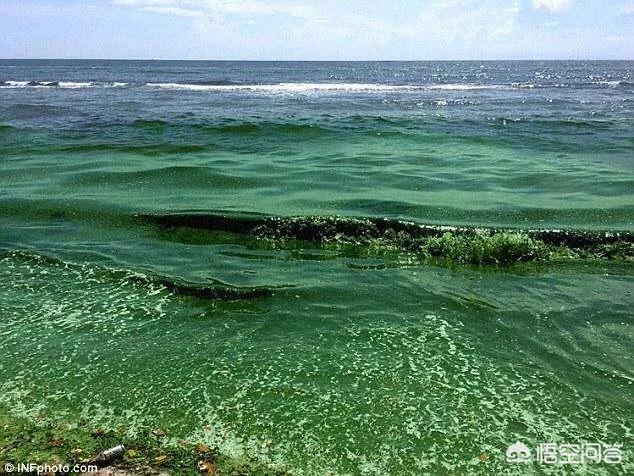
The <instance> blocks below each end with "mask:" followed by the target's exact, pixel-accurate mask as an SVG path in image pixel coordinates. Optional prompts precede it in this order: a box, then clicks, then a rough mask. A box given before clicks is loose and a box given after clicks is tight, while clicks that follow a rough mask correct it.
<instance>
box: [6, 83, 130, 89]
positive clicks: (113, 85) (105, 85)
mask: <svg viewBox="0 0 634 476" xmlns="http://www.w3.org/2000/svg"><path fill="white" fill-rule="evenodd" d="M129 84H130V83H123V82H112V83H96V82H92V81H90V82H76V81H0V89H21V88H32V89H43V88H56V89H85V88H120V87H126V86H129Z"/></svg>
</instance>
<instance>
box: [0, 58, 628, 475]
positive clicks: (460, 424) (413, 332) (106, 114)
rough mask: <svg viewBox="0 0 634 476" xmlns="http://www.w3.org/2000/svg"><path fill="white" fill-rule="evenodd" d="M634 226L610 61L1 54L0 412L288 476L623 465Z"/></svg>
mask: <svg viewBox="0 0 634 476" xmlns="http://www.w3.org/2000/svg"><path fill="white" fill-rule="evenodd" d="M335 216H337V217H343V218H337V219H334V218H332V217H335ZM290 217H295V218H290ZM328 217H330V218H328ZM420 225H434V226H432V227H428V228H424V227H423V228H421V227H420ZM436 225H446V226H453V227H459V230H461V231H460V233H463V234H465V236H466V238H465V239H464V240H466V241H464V242H460V243H462V245H464V246H471V244H472V243H473V240H476V241H477V240H478V239H480V238H478V237H479V236H480V235H479V233H480V232H479V231H478V229H481V228H487V229H488V228H491V229H494V230H497V229H500V228H503V229H512V230H516V231H520V232H526V233H533V235H530V236H532V237H537V238H540V237H542V238H543V237H544V236H551V235H552V233H555V234H556V236H555V235H553V236H555V238H552V239H550V241H549V242H548V246H552V247H556V248H557V249H558V250H559V251H558V253H559V254H557V256H558V257H553V256H554V255H551V254H548V255H544V254H539V253H538V254H536V255H535V256H538V257H539V258H540V259H536V260H533V259H528V256H529V254H527V253H528V252H522V253H524V254H521V255H518V254H515V255H512V257H513V259H511V263H508V262H507V261H506V258H505V256H506V255H504V256H503V253H504V251H499V250H498V248H492V249H493V251H491V250H489V251H487V253H489V254H488V255H486V258H482V259H480V258H477V259H474V258H473V257H472V255H473V250H472V249H471V248H469V250H471V251H469V252H468V253H471V254H470V255H469V256H470V257H471V258H470V257H469V256H468V257H466V258H465V255H464V253H466V252H464V249H463V248H460V249H461V250H462V251H456V252H454V251H455V250H454V248H451V249H449V247H447V246H445V245H442V246H441V245H438V243H436V247H435V248H433V250H436V251H435V252H430V253H431V255H433V256H431V255H430V253H427V254H425V253H422V252H421V251H420V250H422V249H423V248H416V247H415V246H412V245H411V243H412V240H414V239H418V237H420V236H423V234H424V233H427V232H426V231H425V232H423V231H420V230H432V231H434V233H436V232H437V233H444V231H442V230H450V231H451V230H453V229H452V228H437V227H435V226H436ZM553 229H555V230H564V231H566V230H575V233H576V235H575V236H576V237H577V238H575V240H576V241H575V240H570V239H564V238H562V236H564V235H565V233H564V234H563V235H562V232H552V233H551V235H540V234H539V233H541V232H537V231H536V230H553ZM412 230H414V231H412ZM416 230H418V231H416ZM438 230H441V231H439V232H438ZM632 232H634V62H631V61H629V62H628V61H611V62H372V63H361V62H351V63H345V62H342V63H323V62H315V63H313V62H298V63H287V62H283V63H276V62H178V61H90V60H86V61H61V60H60V61H44V60H42V61H18V60H1V61H0V288H1V289H2V291H0V349H1V352H2V359H1V360H0V405H1V406H2V407H4V408H5V409H7V411H10V412H11V413H13V414H15V415H20V416H23V417H27V418H36V416H37V415H39V414H41V413H42V412H45V413H46V414H47V415H49V417H50V418H54V419H59V421H66V422H78V421H80V420H81V419H82V418H86V419H87V420H88V421H90V422H91V424H94V425H99V426H101V427H103V428H118V427H120V426H123V427H124V428H125V431H126V432H127V434H128V435H130V436H131V437H133V436H134V435H135V432H141V431H145V430H144V429H147V428H157V427H159V428H162V429H164V430H165V432H166V433H167V435H168V437H170V438H173V439H174V441H177V440H186V441H192V442H199V441H204V442H206V443H208V444H210V445H214V446H218V447H219V448H220V449H221V451H223V452H225V453H228V454H233V455H248V456H249V457H251V458H257V459H261V460H262V461H266V462H268V463H270V464H271V465H272V466H275V465H277V466H278V467H283V468H287V469H290V470H292V471H293V472H294V473H295V474H311V475H312V474H319V475H324V474H337V475H338V474H354V475H356V474H377V475H387V474H390V475H392V474H394V475H409V474H412V475H418V474H475V473H480V472H481V473H483V474H484V473H495V474H502V473H504V474H507V473H510V474H514V473H527V472H533V471H541V472H548V471H554V472H558V471H563V472H565V467H562V466H556V465H555V466H553V465H550V466H549V465H543V464H542V465H539V464H538V463H536V462H534V463H532V464H529V465H513V464H509V463H507V462H506V456H505V452H506V449H507V447H508V446H509V445H510V444H512V443H515V442H516V441H520V442H523V443H524V444H526V445H527V446H528V447H529V448H530V449H531V450H532V451H533V454H535V450H536V448H537V446H538V445H539V444H540V443H557V444H565V443H569V444H577V443H579V444H581V443H584V444H585V443H602V444H621V445H622V451H623V459H624V462H623V463H622V464H621V465H609V464H605V463H602V464H598V463H592V464H590V463H588V464H585V465H582V466H580V467H579V468H577V469H579V470H580V471H581V472H586V473H587V474H612V473H613V474H624V473H627V472H632V471H634V452H632V450H633V449H634V435H633V431H634V430H633V423H632V422H633V421H634V385H633V382H634V362H633V355H632V348H633V339H634V322H633V319H632V317H633V314H632V307H633V305H634V298H633V296H632V291H633V290H634V264H633V262H632V259H631V258H632V255H631V252H628V251H627V249H628V248H627V247H628V246H630V248H629V249H630V250H631V243H632V239H631V237H632ZM486 233H488V232H486ZM486 233H485V234H486ZM535 233H537V234H535ZM404 235H407V240H409V241H407V240H406V239H405V238H402V237H403V236H404ZM487 236H488V235H487ZM527 236H528V235H527ZM566 236H568V235H566ZM615 236H616V237H617V238H618V240H617V241H619V244H618V246H621V247H622V248H620V249H625V250H626V251H625V257H623V256H622V255H623V253H621V256H616V257H615V256H613V255H611V254H609V253H607V252H604V251H601V250H604V248H605V247H606V246H612V245H613V243H612V241H613V240H614V239H616V238H614V237H615ZM386 237H389V239H388V238H386ZM474 237H475V238H474ZM587 237H589V238H587ZM489 238H490V237H489ZM489 238H486V239H485V238H482V240H485V241H486V240H488V239H489ZM586 238H587V239H586ZM526 239H527V240H532V238H526ZM611 240H612V241H611ZM406 241H407V243H409V244H407V245H403V243H405V242H406ZM546 241H548V240H546ZM573 241H574V243H573ZM467 242H468V245H467V244H465V243H467ZM483 242H484V241H483ZM487 243H488V241H487ZM530 243H531V246H532V244H534V243H533V242H532V241H531V242H530ZM540 243H541V242H540ZM579 243H581V244H579ZM588 243H590V244H588ZM462 245H461V246H462ZM577 245H578V248H579V247H581V248H583V247H586V248H587V247H588V246H590V245H592V246H595V245H596V246H595V247H594V248H592V249H591V250H590V251H589V252H588V253H579V252H577V251H578V250H577V251H574V248H575V246H577ZM443 246H444V247H443ZM527 246H528V245H527ZM597 246H598V247H599V248H597ZM601 246H603V247H604V248H600V247H601ZM614 246H616V245H614ZM623 247H624V248H623ZM425 249H426V250H429V249H432V247H429V246H428V247H427V248H425ZM505 249H506V248H505ZM531 249H532V248H531ZM567 249H570V250H572V251H571V252H570V253H569V254H568V255H566V253H565V250H567ZM606 249H607V248H606ZM433 250H432V251H433ZM562 250H564V252H562ZM597 250H599V251H597ZM461 253H462V254H461ZM468 253H467V254H468ZM606 253H607V254H606ZM628 253H629V254H628ZM478 256H480V255H478ZM518 256H519V258H517V257H518ZM530 256H531V257H532V256H533V255H532V254H530ZM515 258H517V259H515ZM520 258H521V259H520ZM515 261H518V262H517V263H515ZM483 454H485V455H484V456H483ZM483 460H486V461H483ZM562 468H563V469H562ZM566 474H567V473H566ZM630 474H631V473H630Z"/></svg>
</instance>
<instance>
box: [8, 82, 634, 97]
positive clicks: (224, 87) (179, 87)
mask: <svg viewBox="0 0 634 476" xmlns="http://www.w3.org/2000/svg"><path fill="white" fill-rule="evenodd" d="M129 87H144V88H149V89H154V90H172V91H192V92H196V91H198V92H247V93H248V92H253V93H268V94H312V93H328V92H332V93H392V92H407V91H413V92H416V91H448V92H451V91H486V90H509V91H510V90H514V89H550V88H557V89H583V88H613V89H616V88H632V87H634V83H631V82H628V81H618V80H614V81H591V82H579V83H528V82H527V83H519V82H515V83H510V84H475V83H431V84H380V83H347V82H342V83H302V82H297V83H276V84H246V83H237V82H233V81H229V80H218V81H194V82H164V83H154V82H148V83H130V82H122V81H109V82H98V81H83V82H78V81H13V80H7V81H0V89H16V88H54V89H84V88H129Z"/></svg>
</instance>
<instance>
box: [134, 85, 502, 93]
mask: <svg viewBox="0 0 634 476" xmlns="http://www.w3.org/2000/svg"><path fill="white" fill-rule="evenodd" d="M146 86H147V87H150V88H155V89H170V90H185V91H218V92H227V91H229V92H231V91H235V92H239V91H246V92H263V93H281V94H284V93H287V94H288V93H291V94H292V93H295V94H310V93H319V92H344V93H346V92H352V93H355V92H360V93H374V92H399V91H424V90H446V91H469V90H481V89H504V88H508V86H503V85H479V84H427V85H408V84H398V85H394V84H367V83H279V84H185V83H147V84H146Z"/></svg>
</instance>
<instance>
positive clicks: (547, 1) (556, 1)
mask: <svg viewBox="0 0 634 476" xmlns="http://www.w3.org/2000/svg"><path fill="white" fill-rule="evenodd" d="M571 3H572V0H533V8H535V9H538V8H545V9H547V10H549V11H550V12H551V13H555V12H559V11H561V10H563V9H565V8H567V7H569V6H570V4H571Z"/></svg>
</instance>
